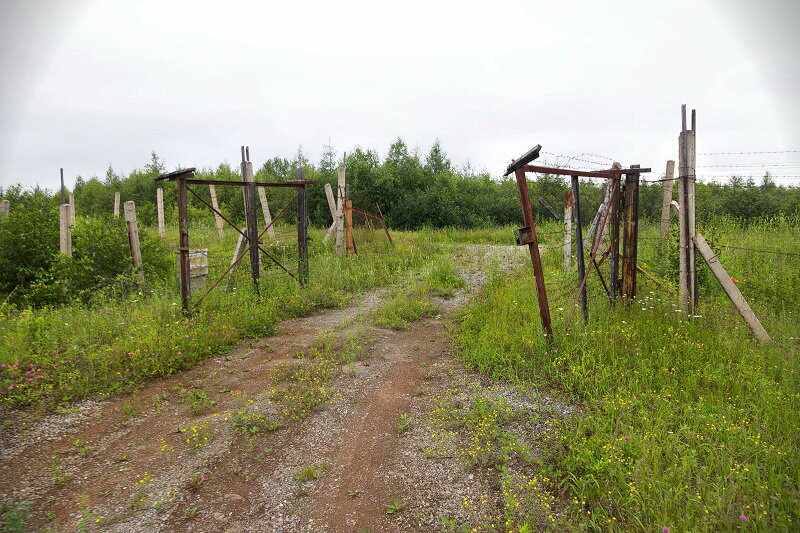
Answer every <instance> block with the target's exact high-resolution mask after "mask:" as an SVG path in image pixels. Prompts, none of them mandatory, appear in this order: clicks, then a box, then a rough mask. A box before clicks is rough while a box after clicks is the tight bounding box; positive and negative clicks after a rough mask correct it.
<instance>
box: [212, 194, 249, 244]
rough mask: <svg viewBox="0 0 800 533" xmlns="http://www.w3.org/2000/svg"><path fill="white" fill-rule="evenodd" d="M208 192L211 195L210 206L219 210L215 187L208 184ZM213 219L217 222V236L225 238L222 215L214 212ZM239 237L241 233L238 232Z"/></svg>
mask: <svg viewBox="0 0 800 533" xmlns="http://www.w3.org/2000/svg"><path fill="white" fill-rule="evenodd" d="M208 193H209V194H210V195H211V207H213V208H214V209H216V210H217V211H219V204H218V203H217V188H216V187H214V186H213V185H209V186H208ZM214 221H215V222H216V224H217V236H218V237H219V238H220V239H224V238H225V224H224V221H223V220H222V217H221V216H219V213H216V212H215V213H214ZM239 237H241V234H239Z"/></svg>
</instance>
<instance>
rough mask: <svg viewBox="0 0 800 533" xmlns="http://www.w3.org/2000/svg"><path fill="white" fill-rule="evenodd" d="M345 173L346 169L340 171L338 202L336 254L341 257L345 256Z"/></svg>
mask: <svg viewBox="0 0 800 533" xmlns="http://www.w3.org/2000/svg"><path fill="white" fill-rule="evenodd" d="M345 186H346V181H345V171H344V167H342V168H340V169H339V181H338V184H337V187H338V191H337V197H338V201H337V202H336V253H337V254H339V255H342V254H344V248H343V247H342V245H343V244H344V208H345V206H344V193H345V190H344V189H345Z"/></svg>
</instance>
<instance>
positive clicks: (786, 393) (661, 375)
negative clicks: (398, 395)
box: [458, 227, 800, 531]
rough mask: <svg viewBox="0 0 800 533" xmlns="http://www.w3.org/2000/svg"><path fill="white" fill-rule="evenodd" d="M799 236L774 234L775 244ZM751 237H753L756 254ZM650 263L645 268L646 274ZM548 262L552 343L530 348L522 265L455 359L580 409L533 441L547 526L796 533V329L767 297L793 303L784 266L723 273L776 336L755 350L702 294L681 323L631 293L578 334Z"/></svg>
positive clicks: (786, 310) (646, 289) (671, 311)
mask: <svg viewBox="0 0 800 533" xmlns="http://www.w3.org/2000/svg"><path fill="white" fill-rule="evenodd" d="M734 229H735V230H737V231H739V230H741V228H718V229H717V231H716V236H715V238H716V240H717V242H719V243H725V242H730V241H732V240H733V239H735V238H736V233H735V232H734V231H733V230H734ZM764 229H765V228H756V230H758V231H763V230H764ZM795 232H796V228H794V227H790V228H784V229H783V230H780V229H776V228H772V230H771V234H772V235H773V239H780V240H784V237H785V235H786V234H794V233H795ZM651 233H652V231H651ZM645 235H649V233H647V232H645ZM726 240H727V241H726ZM760 240H761V237H752V238H751V239H750V241H756V242H754V244H760V246H761V247H764V246H765V244H764V243H762V242H760ZM645 246H646V245H645ZM794 246H795V248H796V246H797V245H796V244H795V245H794ZM795 251H797V250H795ZM658 253H659V252H658V250H655V249H651V250H650V251H648V252H646V253H645V254H644V257H645V258H646V259H650V261H651V263H652V264H653V265H656V267H657V266H658V265H657V260H658ZM556 255H558V254H546V256H545V263H546V269H547V276H546V277H547V279H548V280H551V281H552V283H551V284H550V287H549V288H550V290H551V293H550V294H551V295H552V298H553V299H552V300H551V307H552V308H553V313H554V330H555V331H556V339H555V342H554V344H553V345H547V343H546V342H545V340H544V338H543V336H542V335H541V327H540V325H539V317H538V313H537V311H536V307H535V297H534V295H535V289H534V286H533V283H532V279H531V278H532V276H531V275H530V267H529V266H526V267H524V268H522V269H521V270H519V271H517V272H514V273H513V274H511V275H503V274H500V273H496V274H495V275H494V276H493V278H492V280H491V281H490V282H489V284H488V285H487V286H486V288H485V290H484V292H483V293H482V295H481V296H480V297H479V298H478V299H477V301H476V303H475V304H474V306H473V307H472V308H471V309H470V310H469V311H468V312H467V313H466V314H465V316H464V320H463V322H462V324H461V328H460V331H459V335H458V342H459V345H460V351H461V353H462V355H463V357H464V359H465V360H466V361H468V362H469V363H470V364H471V365H472V366H473V367H474V368H476V369H478V370H479V371H481V372H483V373H486V374H488V375H491V376H493V377H495V378H498V379H506V380H511V381H517V382H521V383H526V384H533V385H536V386H538V387H541V388H545V389H547V390H551V391H554V392H556V393H557V394H560V395H563V396H564V397H565V398H567V399H568V400H569V401H571V402H575V403H577V404H578V405H580V406H582V412H581V413H579V414H577V415H574V416H572V417H569V418H567V419H564V420H561V421H558V422H556V423H555V426H554V430H555V431H554V433H553V434H552V435H548V436H546V437H545V438H544V439H545V440H543V441H542V442H541V449H542V450H543V452H544V454H545V455H544V457H543V458H542V469H543V474H544V476H545V477H546V478H547V479H549V480H550V483H549V486H548V487H547V488H548V491H549V493H550V494H552V495H557V496H558V497H557V502H558V503H557V507H558V508H560V513H559V514H558V516H557V517H556V524H555V526H554V527H556V528H558V529H562V530H575V529H577V530H598V531H599V530H603V531H606V530H618V531H630V530H636V531H658V530H661V529H662V528H671V530H672V531H717V530H731V529H736V528H743V527H746V528H748V529H753V530H757V531H789V530H795V529H796V528H797V527H798V521H800V493H798V489H799V488H800V487H799V486H798V479H800V459H798V457H800V414H798V413H800V410H798V408H800V360H798V355H799V354H800V349H798V342H797V337H798V335H797V331H798V325H800V317H798V314H797V310H792V309H791V307H790V306H788V307H787V306H785V303H781V304H779V303H778V302H777V301H775V300H773V298H775V296H774V295H775V294H776V292H783V293H788V296H787V295H785V296H783V297H782V298H784V299H786V298H788V300H789V302H791V301H794V298H796V297H797V292H798V289H800V287H798V286H797V283H796V281H795V280H796V265H794V264H792V263H791V262H789V261H785V260H784V261H780V260H772V259H770V260H769V261H771V263H770V266H771V268H767V269H762V270H759V269H757V268H748V267H746V260H747V259H748V258H747V257H740V258H739V259H738V260H737V258H736V257H733V256H731V255H729V256H728V263H727V264H726V267H729V269H730V270H731V274H732V275H734V273H737V272H738V271H746V272H747V275H746V277H743V285H744V287H743V291H745V290H746V291H747V293H748V296H749V297H750V298H751V299H752V300H753V301H754V307H755V308H756V309H757V312H758V309H762V310H763V311H764V313H765V314H766V316H765V326H766V327H767V329H768V330H769V331H770V333H772V334H773V337H774V338H775V341H774V342H773V343H772V344H770V345H768V346H765V347H762V346H760V345H758V343H757V342H756V341H754V340H753V339H752V337H750V335H749V334H748V332H747V330H746V327H745V326H744V325H743V324H742V323H741V321H740V319H739V318H738V317H737V316H736V315H735V313H734V312H732V310H731V308H730V304H729V303H728V302H726V301H724V300H723V299H722V297H721V296H720V295H719V294H718V291H716V290H712V289H711V288H710V287H709V289H708V290H707V291H706V292H705V293H704V298H705V299H704V301H703V302H702V305H701V308H702V313H701V314H699V315H698V316H696V317H693V318H687V317H686V316H685V315H683V314H682V313H680V312H676V309H675V306H674V302H675V297H674V296H673V295H672V294H668V293H666V292H659V291H660V289H659V288H658V287H657V286H656V285H654V284H652V283H650V282H648V281H647V280H642V281H641V292H640V294H642V297H641V298H640V300H639V301H638V302H637V304H636V305H633V306H631V307H628V308H625V307H623V306H618V307H617V308H616V309H611V308H609V306H608V304H607V303H604V302H603V301H602V299H600V298H598V299H596V300H593V301H592V302H591V307H592V311H591V319H590V322H589V324H588V325H586V326H584V325H583V324H582V323H581V322H580V320H579V316H578V313H575V312H574V311H572V309H571V308H572V304H573V300H572V297H569V296H566V295H567V294H569V291H567V290H566V289H567V288H569V287H570V286H571V285H572V284H573V280H571V279H566V278H564V277H563V274H561V273H560V270H561V266H560V265H559V259H558V257H556ZM751 259H752V258H751ZM774 280H780V282H781V283H782V285H781V291H776V290H775V289H774V288H773V287H772V285H773V283H772V282H773V281H774ZM565 283H567V285H565ZM650 291H652V292H650ZM590 293H591V294H594V295H598V293H599V291H598V290H597V289H596V287H595V288H592V290H591V291H590ZM569 316H571V317H572V318H571V319H570V318H568V317H569ZM567 322H570V323H571V326H570V327H567V325H566V323H567ZM533 525H535V523H534V522H531V526H533ZM665 531H666V530H665Z"/></svg>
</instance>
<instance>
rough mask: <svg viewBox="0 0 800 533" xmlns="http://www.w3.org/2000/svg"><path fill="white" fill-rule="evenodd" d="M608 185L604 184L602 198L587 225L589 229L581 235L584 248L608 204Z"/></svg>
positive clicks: (586, 246)
mask: <svg viewBox="0 0 800 533" xmlns="http://www.w3.org/2000/svg"><path fill="white" fill-rule="evenodd" d="M609 192H610V187H609V186H608V184H606V190H605V192H603V200H602V201H601V202H600V206H599V207H598V208H597V212H596V213H595V214H594V218H593V219H592V223H591V224H590V225H589V231H587V232H586V235H585V236H584V237H583V248H584V249H586V248H588V247H589V241H590V240H591V239H592V234H593V233H594V231H595V230H596V229H597V222H598V221H599V220H600V217H601V216H603V213H604V212H605V210H606V207H607V205H608V198H609V196H608V195H609Z"/></svg>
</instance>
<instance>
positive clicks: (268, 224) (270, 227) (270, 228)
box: [258, 187, 275, 239]
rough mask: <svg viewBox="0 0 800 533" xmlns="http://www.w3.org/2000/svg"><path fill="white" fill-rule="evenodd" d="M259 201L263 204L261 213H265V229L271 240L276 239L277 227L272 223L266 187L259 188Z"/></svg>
mask: <svg viewBox="0 0 800 533" xmlns="http://www.w3.org/2000/svg"><path fill="white" fill-rule="evenodd" d="M258 199H259V201H260V202H261V212H262V213H264V227H265V228H267V235H269V237H270V238H272V239H274V238H275V225H274V224H273V223H272V213H270V212H269V203H267V191H266V190H265V189H264V187H259V188H258Z"/></svg>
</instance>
